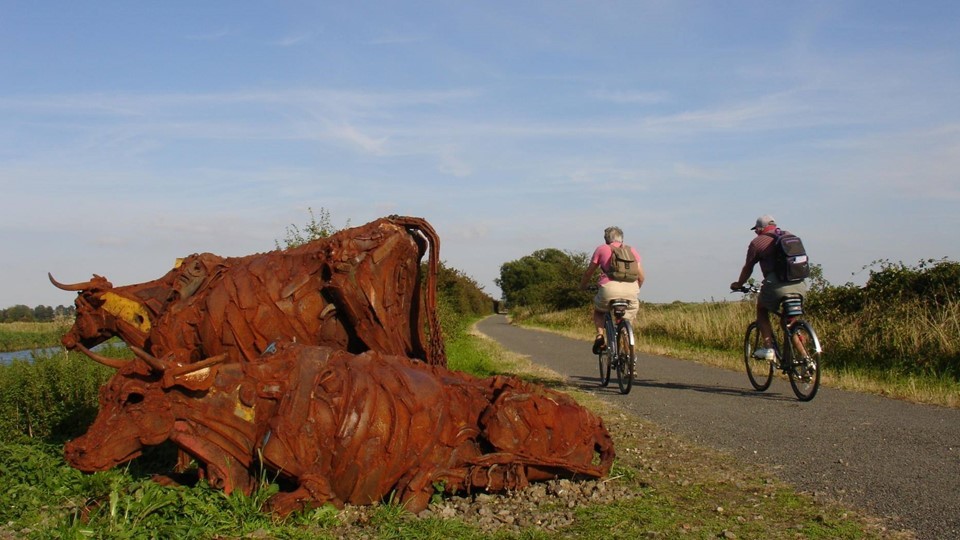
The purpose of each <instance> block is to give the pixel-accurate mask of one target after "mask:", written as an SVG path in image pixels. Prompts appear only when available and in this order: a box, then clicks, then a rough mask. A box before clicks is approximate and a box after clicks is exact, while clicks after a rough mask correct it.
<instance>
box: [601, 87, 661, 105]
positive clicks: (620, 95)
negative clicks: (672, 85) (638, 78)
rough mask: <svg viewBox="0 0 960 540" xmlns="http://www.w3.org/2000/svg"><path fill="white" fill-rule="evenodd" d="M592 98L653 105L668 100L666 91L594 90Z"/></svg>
mask: <svg viewBox="0 0 960 540" xmlns="http://www.w3.org/2000/svg"><path fill="white" fill-rule="evenodd" d="M592 95H593V97H594V99H597V100H600V101H609V102H612V103H620V104H634V105H655V104H658V103H665V102H668V101H670V94H669V93H668V92H662V91H661V92H624V91H609V90H602V91H597V92H594V93H593V94H592Z"/></svg>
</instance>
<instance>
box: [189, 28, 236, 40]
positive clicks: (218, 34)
mask: <svg viewBox="0 0 960 540" xmlns="http://www.w3.org/2000/svg"><path fill="white" fill-rule="evenodd" d="M235 33H236V30H234V29H232V28H230V27H223V28H220V29H219V30H212V31H210V32H207V33H204V34H190V35H186V36H184V39H186V40H188V41H219V40H221V39H224V38H226V37H228V36H231V35H234V34H235Z"/></svg>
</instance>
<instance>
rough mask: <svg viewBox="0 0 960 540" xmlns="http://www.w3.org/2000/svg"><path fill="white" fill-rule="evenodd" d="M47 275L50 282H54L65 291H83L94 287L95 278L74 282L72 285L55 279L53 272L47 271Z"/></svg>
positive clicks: (55, 285)
mask: <svg viewBox="0 0 960 540" xmlns="http://www.w3.org/2000/svg"><path fill="white" fill-rule="evenodd" d="M47 277H48V278H50V283H53V286H54V287H56V288H58V289H60V290H64V291H82V290H86V289H92V288H94V281H93V280H90V281H84V282H83V283H73V284H71V285H66V284H63V283H60V282H59V281H57V280H55V279H53V274H51V273H50V272H47Z"/></svg>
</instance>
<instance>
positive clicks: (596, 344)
mask: <svg viewBox="0 0 960 540" xmlns="http://www.w3.org/2000/svg"><path fill="white" fill-rule="evenodd" d="M606 348H607V346H606V344H604V340H603V336H597V339H595V340H593V354H600V353H601V352H603V350H604V349H606Z"/></svg>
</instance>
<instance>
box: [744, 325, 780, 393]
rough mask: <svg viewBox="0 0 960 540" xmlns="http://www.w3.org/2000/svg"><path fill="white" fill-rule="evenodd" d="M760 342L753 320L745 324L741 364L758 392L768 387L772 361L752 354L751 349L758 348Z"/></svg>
mask: <svg viewBox="0 0 960 540" xmlns="http://www.w3.org/2000/svg"><path fill="white" fill-rule="evenodd" d="M762 343H763V339H762V338H761V337H760V329H759V328H757V322H756V321H754V322H752V323H750V325H749V326H747V333H746V335H744V336H743V364H744V365H745V366H746V368H747V377H749V378H750V384H752V385H753V388H754V389H756V390H759V391H760V392H763V391H764V390H766V389H767V388H770V382H771V381H773V362H771V361H769V360H766V359H763V358H755V357H754V356H753V351H755V350H757V349H758V348H760V345H761V344H762Z"/></svg>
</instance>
